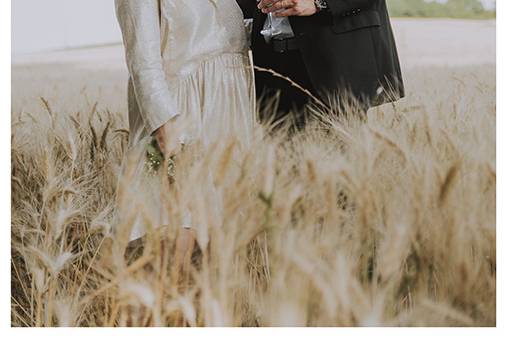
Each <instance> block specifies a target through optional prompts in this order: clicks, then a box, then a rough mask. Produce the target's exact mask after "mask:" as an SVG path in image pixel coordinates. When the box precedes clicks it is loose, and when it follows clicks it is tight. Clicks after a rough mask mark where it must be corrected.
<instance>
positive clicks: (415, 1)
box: [387, 0, 496, 19]
mask: <svg viewBox="0 0 507 338" xmlns="http://www.w3.org/2000/svg"><path fill="white" fill-rule="evenodd" d="M387 3H388V7H389V12H390V14H391V15H392V16H394V17H443V18H465V19H492V18H495V17H496V11H495V10H486V9H484V7H483V5H482V4H481V2H480V1H479V0H448V1H447V3H440V2H435V1H426V0H387Z"/></svg>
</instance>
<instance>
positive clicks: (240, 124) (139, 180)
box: [114, 53, 256, 240]
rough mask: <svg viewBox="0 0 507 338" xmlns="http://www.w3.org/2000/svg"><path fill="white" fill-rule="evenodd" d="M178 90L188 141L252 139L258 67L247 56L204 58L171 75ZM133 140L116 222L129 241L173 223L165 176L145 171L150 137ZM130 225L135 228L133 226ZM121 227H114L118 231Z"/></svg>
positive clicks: (186, 218)
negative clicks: (186, 70) (163, 182)
mask: <svg viewBox="0 0 507 338" xmlns="http://www.w3.org/2000/svg"><path fill="white" fill-rule="evenodd" d="M168 83H169V86H170V88H171V89H172V91H173V92H174V93H175V94H174V95H175V96H174V98H175V101H176V102H177V104H178V107H179V111H180V114H181V115H180V117H178V118H183V119H184V121H185V123H184V125H185V130H184V131H183V132H182V134H181V135H179V138H180V140H182V141H183V142H184V143H185V144H193V143H195V142H198V143H199V144H201V145H202V146H204V147H206V146H209V145H211V144H213V143H215V142H217V141H219V140H220V139H221V138H227V137H230V136H235V137H236V138H237V139H238V140H239V141H240V142H242V143H245V144H248V143H249V142H250V141H251V138H252V133H253V128H254V124H255V121H256V118H255V108H254V104H255V91H254V81H253V71H252V68H251V63H250V60H249V58H248V56H247V54H246V53H245V54H243V53H230V54H221V55H219V56H215V57H213V58H210V59H207V60H205V61H203V62H201V63H200V64H199V65H198V67H197V68H196V69H193V71H192V72H190V73H189V74H188V75H186V76H182V77H178V78H170V77H168ZM131 137H134V138H135V139H134V140H131V142H130V145H131V146H130V148H129V151H128V153H127V156H125V161H124V163H123V166H122V173H121V177H120V179H119V185H118V203H117V204H118V205H117V213H116V220H115V222H114V223H115V226H116V227H121V226H122V224H124V225H125V226H127V227H128V228H129V231H130V240H134V239H136V238H139V237H141V236H143V235H144V234H145V233H146V231H147V230H148V229H147V226H148V224H149V225H150V226H152V225H158V226H163V225H167V224H168V222H169V216H168V213H167V210H166V208H165V207H164V202H163V201H162V200H163V194H164V193H165V192H164V191H163V189H164V188H163V187H162V185H161V178H160V175H153V174H150V173H148V172H146V166H145V158H146V157H145V153H146V147H147V145H148V144H149V143H150V141H151V136H149V135H146V134H142V133H140V134H139V135H131ZM180 214H181V217H180V220H179V223H180V224H178V226H183V227H191V226H192V215H191V213H190V212H189V211H188V210H183V211H182V212H181V213H180ZM130 228H131V229H130ZM118 230H120V229H115V231H118Z"/></svg>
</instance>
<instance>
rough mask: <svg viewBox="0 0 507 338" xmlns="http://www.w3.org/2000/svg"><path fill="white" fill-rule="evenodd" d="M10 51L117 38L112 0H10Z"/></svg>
mask: <svg viewBox="0 0 507 338" xmlns="http://www.w3.org/2000/svg"><path fill="white" fill-rule="evenodd" d="M11 4H12V13H11V15H12V54H14V55H16V54H22V53H27V52H38V51H45V50H55V49H63V48H70V47H80V46H89V45H97V44H107V43H112V42H118V41H120V32H119V29H118V24H117V21H116V17H115V13H114V0H12V1H11Z"/></svg>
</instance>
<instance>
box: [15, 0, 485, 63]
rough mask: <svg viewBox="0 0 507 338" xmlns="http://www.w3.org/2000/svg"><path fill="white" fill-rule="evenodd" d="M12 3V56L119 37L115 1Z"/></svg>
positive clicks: (19, 0)
mask: <svg viewBox="0 0 507 338" xmlns="http://www.w3.org/2000/svg"><path fill="white" fill-rule="evenodd" d="M181 1H191V0H181ZM430 1H431V0H430ZM437 1H443V2H445V1H446V0H437ZM481 1H482V2H483V3H484V5H485V6H489V7H491V6H494V5H495V0H481ZM11 4H12V14H11V15H12V54H13V55H18V54H24V53H31V52H40V51H49V50H58V49H65V48H72V47H83V46H91V45H101V44H108V43H115V42H119V41H120V39H121V36H120V32H119V29H118V25H117V22H116V18H115V13H114V0H12V1H11Z"/></svg>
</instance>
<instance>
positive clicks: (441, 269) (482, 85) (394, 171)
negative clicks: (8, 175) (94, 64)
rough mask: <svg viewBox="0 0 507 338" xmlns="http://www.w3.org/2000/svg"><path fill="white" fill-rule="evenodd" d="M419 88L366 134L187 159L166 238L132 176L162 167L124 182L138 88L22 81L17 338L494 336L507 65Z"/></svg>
mask: <svg viewBox="0 0 507 338" xmlns="http://www.w3.org/2000/svg"><path fill="white" fill-rule="evenodd" d="M34 74H35V76H34ZM404 75H405V79H406V82H407V97H406V98H405V99H403V100H402V101H400V102H399V103H397V104H395V105H387V106H383V107H380V108H376V109H373V110H371V111H370V113H369V119H368V121H367V122H366V123H360V122H359V121H357V120H355V119H354V117H353V114H351V116H346V117H341V118H334V119H331V120H330V124H329V125H330V127H329V128H326V129H323V128H321V126H320V125H316V124H314V125H311V126H310V127H309V128H308V129H307V130H306V131H305V132H304V133H302V134H299V135H296V136H295V137H294V138H292V139H290V140H287V139H286V138H284V137H283V135H282V134H276V133H275V134H274V135H270V136H266V135H265V134H264V132H263V128H262V127H259V128H258V130H257V133H256V135H257V136H256V138H255V139H254V141H253V142H252V143H251V144H249V145H246V146H245V145H244V144H242V143H241V142H239V141H238V139H237V138H235V137H232V136H231V137H229V138H227V139H223V140H221V141H220V142H217V143H216V144H213V145H211V146H209V147H206V148H202V147H196V148H189V149H187V150H185V151H184V152H183V153H181V154H180V157H179V158H178V159H177V163H176V180H175V183H173V185H171V186H170V187H168V188H167V189H165V188H164V189H163V191H164V192H165V193H164V194H161V195H160V196H157V198H160V199H162V201H163V203H164V205H166V206H167V210H166V212H167V221H168V222H167V224H164V225H165V226H164V227H159V225H160V224H157V215H156V213H157V211H156V210H153V207H152V205H151V203H150V200H149V199H148V198H147V199H144V197H143V196H144V195H143V185H139V184H137V185H136V184H134V183H133V182H135V178H134V177H133V176H132V175H134V172H135V171H134V170H130V169H129V168H134V167H136V166H137V165H138V164H139V163H140V161H142V160H143V159H144V154H143V153H134V154H132V155H131V156H129V157H128V158H127V160H126V162H124V163H126V167H125V168H126V170H125V171H123V170H122V168H123V167H122V160H123V159H124V158H125V154H126V149H127V148H126V146H127V140H128V133H127V132H126V129H127V128H126V127H127V122H126V101H125V93H124V82H125V74H124V73H123V72H118V71H116V70H114V69H113V70H111V69H107V68H104V69H100V70H96V69H89V68H86V67H78V66H75V65H28V66H27V65H23V66H14V68H13V97H12V100H13V112H12V209H11V210H12V224H11V226H12V232H11V233H12V240H11V244H12V264H11V271H12V275H11V286H12V296H11V299H12V306H11V308H12V317H11V318H12V319H11V320H12V325H13V326H494V325H495V324H496V246H495V243H496V230H495V228H496V218H495V214H496V199H495V198H496V162H495V160H496V143H495V124H496V122H495V114H496V106H495V66H494V65H491V64H490V65H462V66H456V67H449V66H439V65H423V66H420V67H411V68H409V69H407V70H406V71H405V74H404ZM238 137H241V135H238ZM122 173H123V174H122ZM150 175H151V176H150V177H151V178H152V179H154V180H156V182H161V183H160V184H162V185H163V187H167V186H166V185H167V182H166V181H164V179H163V175H161V174H160V173H159V174H157V173H153V174H150ZM144 193H146V192H144ZM186 209H189V210H190V211H191V213H192V217H193V219H194V220H195V221H196V226H195V231H196V237H197V247H196V249H195V250H194V255H193V260H194V261H193V264H192V267H191V270H190V274H189V277H188V279H187V280H186V282H185V283H184V285H182V284H181V283H177V282H176V281H175V280H174V278H173V276H172V274H171V273H170V271H171V266H172V264H173V253H174V245H175V237H176V235H175V234H176V231H177V228H178V227H179V225H178V224H179V222H180V221H181V217H182V213H183V212H182V210H186ZM139 214H140V215H142V216H140V218H139V216H137V215H139ZM136 222H142V223H143V224H144V225H145V226H146V227H147V229H148V231H147V234H146V236H145V237H143V238H142V240H138V241H135V242H131V243H129V233H130V231H131V229H132V227H133V226H134V223H136Z"/></svg>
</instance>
